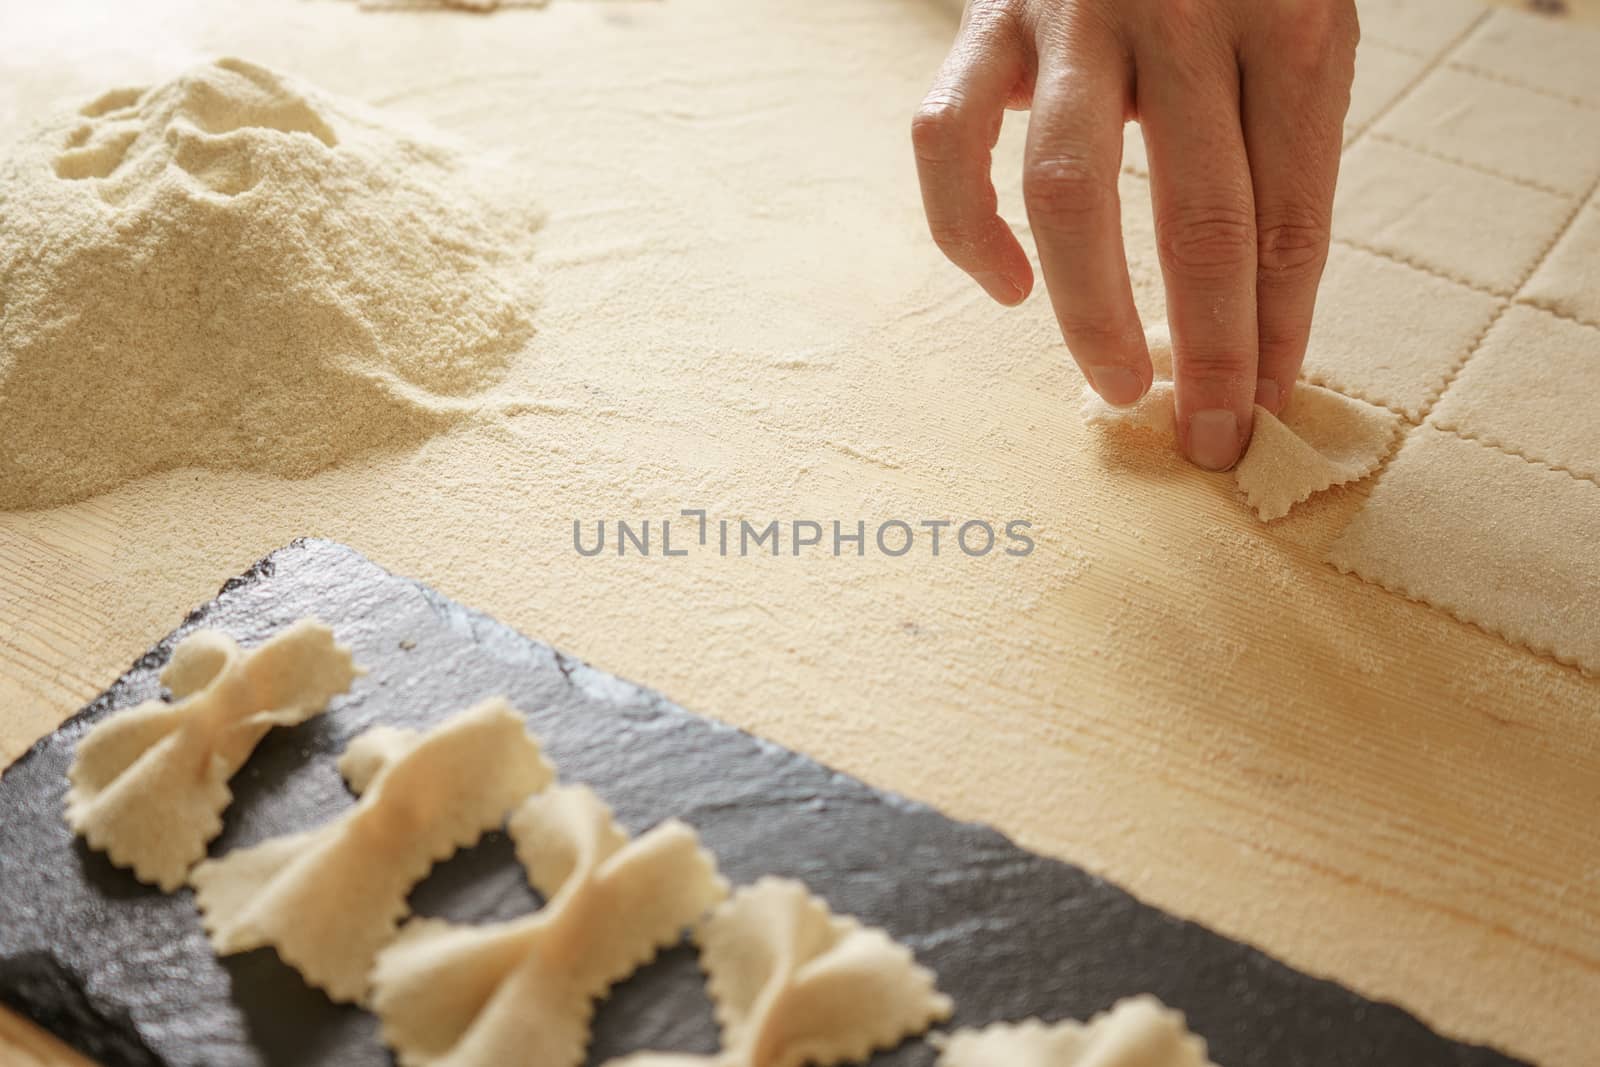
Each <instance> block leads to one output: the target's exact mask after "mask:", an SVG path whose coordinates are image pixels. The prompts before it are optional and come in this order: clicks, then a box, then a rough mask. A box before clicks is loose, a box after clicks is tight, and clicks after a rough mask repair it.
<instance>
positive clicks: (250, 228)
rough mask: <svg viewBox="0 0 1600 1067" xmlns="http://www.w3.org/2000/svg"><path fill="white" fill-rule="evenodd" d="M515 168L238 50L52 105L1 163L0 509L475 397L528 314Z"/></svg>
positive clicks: (264, 451) (308, 445)
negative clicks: (504, 171) (472, 154)
mask: <svg viewBox="0 0 1600 1067" xmlns="http://www.w3.org/2000/svg"><path fill="white" fill-rule="evenodd" d="M507 187H508V186H507V183H506V182H505V181H504V179H503V178H501V177H499V176H497V175H496V174H495V172H494V171H493V170H492V169H491V168H488V167H484V166H479V165H476V164H474V163H473V162H472V161H471V160H470V159H469V158H468V157H466V156H464V155H462V154H461V153H460V152H458V151H457V150H455V149H453V148H451V147H449V146H447V145H445V144H444V143H442V142H439V141H436V140H434V139H432V138H431V137H430V136H429V135H427V134H425V133H420V132H418V131H415V130H410V129H407V128H403V127H401V126H399V125H397V124H396V123H394V122H393V121H391V120H389V119H387V118H385V117H384V116H382V115H380V114H378V113H376V112H374V111H371V110H368V109H366V108H364V107H362V106H361V105H359V104H356V103H354V102H350V101H345V100H340V99H337V98H335V97H332V96H329V95H327V94H324V93H322V92H319V91H317V90H315V89H313V88H311V87H309V86H306V85H303V84H300V83H297V82H296V81H294V80H292V79H290V78H287V77H284V76H282V75H279V74H276V73H274V72H272V71H269V70H266V69H264V68H262V67H259V66H255V65H253V64H250V63H246V62H243V61H240V60H237V59H222V60H218V61H217V62H215V63H210V64H206V65H203V66H200V67H196V68H194V69H192V70H189V71H188V72H186V73H184V74H183V75H182V76H180V77H178V78H176V79H175V80H173V81H171V82H168V83H166V84H163V85H158V86H154V87H152V88H147V89H127V90H117V91H114V92H110V93H107V94H106V95H104V96H102V97H101V98H99V99H98V100H96V101H94V102H93V103H91V104H89V105H87V106H86V107H84V108H83V109H82V110H80V111H78V112H76V113H70V114H67V115H65V116H62V117H61V118H59V119H58V120H56V121H53V122H51V123H48V124H46V125H44V126H42V127H41V128H39V129H38V130H36V131H35V132H34V133H33V134H32V135H30V136H29V137H28V138H26V139H25V140H23V141H22V142H21V143H20V144H18V145H16V146H14V147H13V149H12V150H10V151H9V152H8V153H7V155H6V161H5V162H4V163H3V164H0V510H11V509H18V508H34V507H43V506H47V505H52V504H58V503H63V502H66V501H70V500H75V499H78V498H81V497H84V496H88V495H91V494H93V493H97V492H101V491H104V490H106V489H109V488H112V487H114V486H116V485H118V484H120V483H122V482H125V481H128V480H130V479H132V478H135V477H138V476H139V475H142V474H145V473H149V472H152V471H158V470H165V469H170V468H175V467H185V466H201V467H210V468H248V469H253V470H260V471H268V472H272V473H275V474H279V475H284V476H290V477H294V476H303V475H307V474H311V473H313V472H315V471H317V470H319V469H322V468H324V467H328V466H330V465H333V464H336V463H338V462H339V461H340V460H341V459H343V458H344V457H347V456H350V455H353V454H355V453H359V452H362V451H366V450H369V449H374V448H380V447H394V446H401V445H405V444H408V443H414V442H416V441H418V440H420V439H422V438H423V437H426V436H427V435H429V434H433V433H437V432H439V431H440V430H442V429H444V428H446V427H448V426H449V425H450V424H451V423H452V422H454V421H455V420H458V419H461V418H463V417H466V416H469V415H470V414H471V413H472V412H473V411H474V410H475V409H476V407H477V404H476V402H475V401H474V399H473V397H474V395H475V394H478V393H479V392H480V391H481V390H483V389H484V388H485V387H486V386H488V385H491V384H493V382H494V381H495V380H496V379H497V378H498V377H499V375H500V374H501V373H502V372H503V370H504V369H505V367H506V365H507V363H508V362H509V360H510V359H511V358H512V356H513V355H514V354H515V353H516V352H517V351H518V350H519V349H520V348H521V347H522V345H523V344H524V343H525V342H526V341H527V339H528V338H529V337H530V336H531V334H532V332H533V325H532V322H531V320H530V318H529V313H530V309H531V306H532V296H533V276H532V273H531V271H530V269H529V267H528V259H529V256H530V253H531V247H530V245H531V239H532V236H533V233H534V231H535V230H536V229H537V226H538V215H537V213H536V212H534V211H533V210H531V209H530V208H528V207H526V206H519V205H518V204H517V203H516V199H517V198H516V197H514V196H508V195H504V192H505V190H506V189H507Z"/></svg>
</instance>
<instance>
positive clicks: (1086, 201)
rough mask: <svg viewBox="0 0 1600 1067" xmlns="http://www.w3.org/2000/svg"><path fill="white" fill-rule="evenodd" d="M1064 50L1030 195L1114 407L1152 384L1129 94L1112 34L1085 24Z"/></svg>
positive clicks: (1045, 111) (1048, 256)
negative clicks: (1133, 226) (1139, 298)
mask: <svg viewBox="0 0 1600 1067" xmlns="http://www.w3.org/2000/svg"><path fill="white" fill-rule="evenodd" d="M1084 32H1085V33H1088V34H1089V36H1087V37H1082V36H1069V37H1068V38H1067V43H1066V44H1065V45H1064V46H1063V47H1064V48H1065V49H1067V51H1066V52H1064V53H1063V54H1059V55H1054V54H1053V55H1050V56H1042V57H1041V60H1040V75H1039V79H1038V82H1037V84H1036V85H1035V87H1034V109H1033V114H1032V117H1031V121H1030V122H1029V125H1028V139H1027V159H1026V162H1025V166H1024V171H1023V199H1024V201H1025V203H1026V205H1027V210H1028V218H1029V222H1030V225H1031V227H1032V229H1033V233H1034V237H1035V240H1036V241H1037V243H1038V250H1039V262H1040V266H1041V268H1042V270H1043V272H1044V277H1045V283H1046V286H1047V288H1048V289H1049V292H1050V300H1051V304H1052V306H1053V308H1054V310H1055V313H1056V318H1057V322H1058V324H1059V325H1060V327H1061V331H1062V336H1063V337H1064V338H1065V339H1066V342H1067V348H1068V351H1069V352H1070V353H1071V355H1072V357H1073V359H1074V361H1076V362H1077V364H1078V366H1079V367H1080V368H1081V369H1082V371H1083V373H1084V376H1085V377H1086V378H1087V379H1088V381H1089V382H1090V384H1091V385H1092V386H1093V387H1094V388H1095V390H1096V391H1097V392H1099V393H1100V395H1101V396H1102V397H1104V398H1105V399H1106V400H1107V401H1108V402H1110V403H1112V404H1118V405H1123V404H1130V403H1133V402H1134V401H1136V400H1138V399H1139V397H1141V396H1143V395H1144V393H1145V392H1146V391H1147V390H1148V389H1149V388H1150V383H1151V377H1152V375H1151V367H1150V359H1149V355H1148V353H1147V351H1146V349H1145V342H1144V329H1143V327H1142V325H1141V324H1140V321H1139V313H1138V311H1137V310H1136V309H1135V307H1134V303H1133V290H1132V285H1131V282H1130V280H1129V277H1128V265H1127V258H1126V251H1125V247H1124V242H1123V235H1122V210H1121V198H1120V194H1119V193H1118V190H1117V177H1118V173H1119V171H1120V168H1121V158H1122V121H1121V116H1122V114H1125V113H1126V105H1124V106H1123V107H1121V108H1117V109H1116V110H1115V111H1113V110H1111V104H1110V101H1112V100H1114V99H1115V98H1116V96H1117V95H1118V94H1120V95H1121V96H1122V98H1123V99H1124V100H1126V98H1127V94H1128V92H1129V77H1128V68H1127V67H1126V66H1124V65H1121V64H1120V62H1119V60H1118V58H1117V57H1118V56H1119V55H1120V52H1119V50H1118V49H1117V48H1116V47H1115V41H1114V39H1112V38H1108V37H1105V36H1103V35H1099V34H1097V33H1096V32H1095V31H1093V30H1092V29H1091V30H1085V31H1084Z"/></svg>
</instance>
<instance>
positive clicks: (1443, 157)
mask: <svg viewBox="0 0 1600 1067" xmlns="http://www.w3.org/2000/svg"><path fill="white" fill-rule="evenodd" d="M1367 136H1368V137H1369V138H1370V139H1371V140H1374V141H1378V142H1380V143H1382V144H1388V145H1395V146H1396V147H1399V148H1404V149H1405V150H1406V151H1408V152H1415V153H1416V154H1417V155H1419V156H1427V157H1428V158H1430V159H1437V160H1438V161H1439V162H1441V163H1449V164H1450V165H1451V166H1454V167H1460V168H1462V169H1463V170H1471V171H1476V172H1477V173H1479V174H1486V175H1488V176H1489V177H1491V178H1497V179H1499V180H1500V181H1503V182H1510V183H1511V184H1512V185H1521V186H1524V187H1526V188H1528V189H1532V190H1534V191H1535V192H1539V193H1545V194H1547V195H1549V196H1558V197H1560V198H1561V199H1562V200H1571V199H1572V193H1570V192H1568V191H1567V190H1564V189H1557V188H1556V187H1555V186H1553V185H1546V184H1544V183H1543V182H1536V181H1533V180H1532V179H1530V178H1523V177H1519V176H1518V175H1515V174H1507V173H1506V172H1505V171H1501V170H1495V169H1494V168H1493V167H1486V166H1484V165H1483V164H1482V163H1473V162H1471V161H1470V160H1465V159H1461V158H1459V157H1457V156H1452V155H1451V154H1450V153H1448V152H1440V151H1439V150H1438V149H1434V148H1424V147H1422V146H1421V145H1419V144H1413V143H1412V142H1410V141H1408V140H1406V139H1405V138H1404V137H1396V136H1395V135H1394V134H1392V133H1384V132H1382V131H1381V130H1372V131H1371V132H1369V133H1368V134H1367ZM1352 143H1353V140H1352Z"/></svg>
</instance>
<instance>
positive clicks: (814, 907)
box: [609, 878, 953, 1067]
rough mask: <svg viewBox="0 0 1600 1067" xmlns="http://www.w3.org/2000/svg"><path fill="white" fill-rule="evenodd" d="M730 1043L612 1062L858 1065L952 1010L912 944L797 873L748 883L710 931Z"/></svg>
mask: <svg viewBox="0 0 1600 1067" xmlns="http://www.w3.org/2000/svg"><path fill="white" fill-rule="evenodd" d="M699 941H700V959H701V966H702V967H703V968H704V969H705V972H706V975H707V979H708V982H709V987H710V992H711V999H712V1003H713V1004H714V1005H715V1007H716V1014H717V1021H718V1023H720V1024H721V1026H722V1051H721V1052H719V1053H717V1054H716V1055H714V1056H693V1055H681V1054H675V1053H658V1052H645V1053H639V1054H637V1055H633V1056H628V1057H625V1058H623V1059H620V1060H613V1061H611V1063H610V1065H609V1067H697V1065H698V1067H801V1065H802V1064H804V1065H807V1067H833V1065H835V1064H842V1063H859V1062H862V1061H864V1060H866V1059H867V1058H868V1057H869V1056H871V1055H872V1053H873V1052H875V1051H878V1050H881V1049H887V1048H892V1047H894V1046H895V1045H898V1044H899V1043H900V1042H901V1041H904V1040H905V1039H906V1038H908V1037H912V1036H914V1035H916V1034H919V1033H922V1032H923V1031H924V1030H926V1029H927V1028H928V1027H929V1026H931V1025H933V1024H934V1023H935V1022H938V1021H939V1020H941V1019H946V1018H948V1017H949V1016H950V1012H951V1010H952V1008H953V1005H952V1004H951V1001H950V998H949V997H947V996H945V995H944V994H942V993H940V992H939V991H938V990H937V989H936V988H935V987H934V976H933V974H932V972H930V971H928V970H927V969H926V968H924V967H921V966H918V964H917V962H916V960H915V959H914V958H913V957H912V955H911V952H910V950H909V949H907V948H905V947H904V946H903V945H899V944H897V943H896V942H894V941H893V940H891V939H890V937H889V935H888V934H886V933H884V932H883V931H882V930H878V929H872V928H868V927H864V926H862V925H861V924H860V923H859V922H857V921H856V920H854V919H851V918H846V917H840V916H836V915H834V914H832V913H831V912H830V911H829V910H828V906H827V905H826V904H824V903H823V902H822V901H821V900H818V899H817V898H816V897H814V896H812V895H811V894H810V893H808V892H807V891H806V888H805V886H803V885H801V884H800V883H798V882H793V881H789V880H786V879H778V878H765V879H762V880H761V881H759V882H757V883H756V884H755V885H753V886H750V887H748V888H745V889H742V890H740V891H739V892H738V893H736V894H734V896H733V898H732V899H731V900H729V901H728V902H727V903H726V904H723V905H722V906H721V907H720V908H718V909H717V910H716V911H715V912H714V913H713V914H712V916H711V917H710V918H709V919H707V920H706V922H705V924H704V926H703V927H702V928H701V931H700V934H699Z"/></svg>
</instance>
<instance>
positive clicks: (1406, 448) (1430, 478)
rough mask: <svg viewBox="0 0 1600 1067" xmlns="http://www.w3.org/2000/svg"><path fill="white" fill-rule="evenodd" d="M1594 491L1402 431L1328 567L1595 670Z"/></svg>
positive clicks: (1520, 463)
mask: <svg viewBox="0 0 1600 1067" xmlns="http://www.w3.org/2000/svg"><path fill="white" fill-rule="evenodd" d="M1596 531H1600V487H1597V486H1595V485H1594V483H1592V482H1588V481H1585V480H1583V479H1580V478H1575V477H1573V476H1572V475H1570V474H1566V473H1563V472H1561V471H1556V470H1551V469H1550V468H1548V467H1544V466H1540V465H1539V464H1536V463H1530V462H1528V461H1527V460H1525V459H1522V458H1520V457H1518V456H1513V455H1509V454H1507V453H1505V452H1501V451H1499V450H1498V449H1495V448H1492V447H1490V446H1488V445H1485V444H1481V443H1479V442H1477V441H1472V440H1468V439H1465V438H1462V437H1458V436H1456V435H1454V434H1451V433H1446V432H1444V431H1442V430H1438V429H1435V428H1434V427H1431V426H1426V425H1425V426H1420V427H1418V428H1417V429H1415V430H1413V431H1412V432H1411V434H1410V435H1409V436H1408V437H1407V438H1406V440H1405V443H1404V444H1403V445H1402V446H1401V448H1400V451H1399V453H1398V454H1397V455H1396V456H1395V458H1394V460H1393V461H1392V462H1391V463H1390V464H1389V466H1388V468H1387V469H1385V470H1384V472H1383V474H1382V475H1381V476H1380V477H1379V479H1378V483H1377V485H1376V486H1375V487H1374V489H1373V490H1372V496H1371V497H1370V498H1369V499H1368V501H1367V504H1366V506H1365V507H1364V508H1363V509H1362V510H1361V512H1360V513H1359V514H1358V515H1356V517H1355V519H1354V520H1353V521H1352V522H1351V523H1350V525H1349V526H1348V527H1347V528H1346V529H1345V531H1344V533H1343V534H1341V535H1340V537H1339V539H1338V540H1337V541H1335V542H1334V544H1333V546H1332V548H1331V549H1330V550H1329V553H1328V560H1329V562H1331V563H1333V564H1334V565H1335V566H1337V567H1338V568H1339V569H1340V570H1342V571H1347V572H1351V573H1354V574H1356V575H1359V576H1360V577H1362V578H1365V579H1367V580H1368V581H1371V582H1376V583H1377V584H1379V585H1381V586H1384V587H1385V588H1387V589H1390V590H1392V591H1394V592H1397V593H1401V594H1403V595H1405V596H1409V597H1411V598H1412V599H1414V600H1422V601H1426V602H1427V603H1430V604H1432V605H1434V606H1435V607H1439V608H1442V609H1444V610H1445V611H1448V612H1449V613H1450V614H1452V615H1454V616H1456V617H1457V618H1459V619H1462V620H1464V621H1466V622H1470V623H1472V624H1474V625H1476V626H1478V627H1481V628H1482V629H1484V630H1487V631H1489V632H1490V633H1493V634H1498V635H1500V636H1502V637H1505V638H1507V639H1508V640H1511V641H1513V642H1515V643H1517V644H1520V645H1524V646H1526V647H1528V648H1531V649H1532V650H1534V651H1535V652H1539V653H1543V654H1545V655H1548V656H1550V657H1552V658H1553V659H1556V660H1559V661H1560V662H1562V663H1567V664H1572V665H1574V666H1577V667H1579V668H1581V669H1582V670H1584V671H1585V672H1588V673H1591V674H1594V673H1600V554H1597V553H1596V552H1595V550H1594V539H1595V532H1596Z"/></svg>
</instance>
